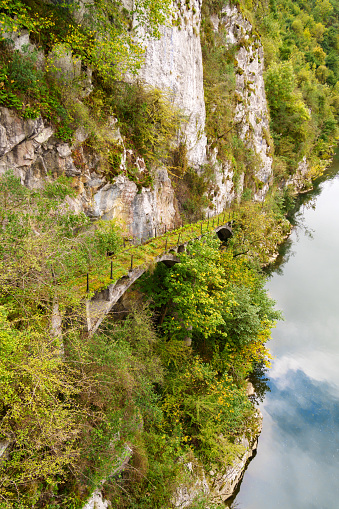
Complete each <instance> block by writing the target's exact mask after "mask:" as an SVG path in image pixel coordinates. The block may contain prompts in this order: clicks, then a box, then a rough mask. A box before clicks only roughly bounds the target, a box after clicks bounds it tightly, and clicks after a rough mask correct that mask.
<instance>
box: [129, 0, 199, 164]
mask: <svg viewBox="0 0 339 509" xmlns="http://www.w3.org/2000/svg"><path fill="white" fill-rule="evenodd" d="M201 4H202V0H193V1H191V2H190V7H189V8H188V7H187V2H185V1H184V0H180V1H179V2H178V7H179V9H178V14H177V15H176V16H175V18H174V19H173V22H172V26H169V27H163V29H162V36H161V38H160V39H150V40H149V42H148V44H147V48H146V55H145V65H144V66H143V68H142V69H141V71H140V72H139V74H138V78H139V79H141V80H142V81H144V82H145V83H147V84H149V85H152V86H154V87H156V88H160V89H161V90H164V91H166V92H167V93H169V95H170V97H171V99H172V100H173V103H174V105H175V106H176V107H177V108H179V109H180V110H181V111H182V112H183V113H184V114H185V116H186V118H187V123H186V125H185V126H184V127H183V129H182V132H181V133H180V136H179V138H181V141H183V142H185V143H186V146H187V156H188V160H189V163H190V164H192V165H193V166H195V167H199V166H201V165H203V164H204V163H205V160H206V145H207V139H206V136H205V133H204V129H205V117H206V112H205V102H204V86H203V65H202V54H201V44H200V22H201Z"/></svg>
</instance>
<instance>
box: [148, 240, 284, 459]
mask: <svg viewBox="0 0 339 509" xmlns="http://www.w3.org/2000/svg"><path fill="white" fill-rule="evenodd" d="M258 244H259V243H258ZM234 245H235V241H234ZM219 246H220V242H219V241H218V240H217V239H215V238H212V237H210V238H205V239H204V241H196V242H193V243H192V244H191V245H189V247H188V251H187V253H185V254H182V255H181V263H180V264H177V265H175V266H174V267H173V268H172V269H168V268H166V267H165V266H164V265H161V264H159V265H158V266H157V268H156V270H155V271H154V272H153V274H146V275H144V276H143V278H142V279H141V281H140V286H141V288H142V289H143V291H145V292H146V293H147V295H149V296H150V297H151V298H152V302H151V306H152V307H153V308H154V309H155V310H156V311H157V314H158V330H159V332H160V333H161V335H162V336H163V337H164V339H163V343H162V346H161V350H160V355H161V359H162V362H163V364H164V366H166V368H167V369H166V372H165V380H164V384H163V386H162V389H161V394H162V405H163V411H164V415H165V422H164V424H163V426H164V429H165V430H166V433H167V434H171V435H175V436H177V437H178V438H179V439H180V441H181V442H182V444H183V446H187V445H189V446H190V447H192V448H193V449H194V451H196V452H197V451H198V453H199V455H200V457H201V458H202V459H203V461H205V462H206V463H207V464H208V465H211V464H213V463H220V464H221V465H225V464H231V463H232V461H233V459H234V458H235V457H236V456H237V455H238V454H239V453H240V452H241V451H240V449H241V448H239V446H236V445H235V444H234V443H233V442H234V440H232V437H234V436H236V435H237V434H241V433H243V432H244V430H245V428H246V426H247V427H250V426H251V424H250V422H251V419H252V410H251V405H249V404H248V400H247V398H246V396H245V393H244V380H245V378H246V376H247V375H248V372H249V371H251V367H252V363H253V361H255V360H257V361H259V360H263V359H266V356H267V351H266V349H265V347H264V343H265V341H266V340H267V339H268V337H269V331H270V328H271V327H272V325H273V323H274V321H275V320H276V319H277V318H279V317H280V315H279V313H277V312H276V311H274V309H273V304H274V303H273V302H272V301H271V299H270V298H269V297H268V296H267V294H266V292H265V290H264V280H263V278H262V277H261V276H260V275H259V274H258V273H257V272H256V271H255V270H254V269H253V268H251V266H250V265H249V264H248V262H247V261H246V259H245V258H240V257H239V256H233V253H232V249H229V250H227V251H225V252H223V251H220V250H219ZM258 247H259V246H258V245H257V248H258ZM191 341H192V347H189V346H187V345H188V344H190V342H191Z"/></svg>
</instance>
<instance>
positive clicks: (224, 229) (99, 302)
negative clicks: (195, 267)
mask: <svg viewBox="0 0 339 509" xmlns="http://www.w3.org/2000/svg"><path fill="white" fill-rule="evenodd" d="M215 233H216V234H217V235H218V237H219V239H220V240H221V241H223V242H226V241H227V239H229V238H230V237H231V236H232V223H230V222H228V223H226V224H224V225H221V226H218V227H217V228H215ZM202 237H203V236H202V235H200V236H198V237H196V239H194V240H198V239H201V238H202ZM192 240H193V239H192ZM187 244H188V242H186V243H182V244H178V245H177V246H175V247H171V249H170V250H169V251H166V252H164V253H162V254H161V255H159V256H157V257H156V258H154V260H153V262H154V263H160V262H163V263H165V264H166V265H167V266H168V267H171V266H173V265H174V264H175V263H179V262H180V258H179V257H178V253H183V252H185V251H186V248H187ZM147 270H148V265H141V266H139V267H136V268H135V269H133V270H130V271H129V273H128V275H126V276H124V277H122V278H120V279H119V280H118V281H116V282H115V283H112V284H111V285H109V286H108V287H107V288H105V290H101V291H100V292H97V293H96V294H95V295H94V297H93V298H92V299H91V300H88V301H87V302H86V316H87V330H88V332H89V333H90V334H93V333H94V332H95V331H96V330H97V328H98V327H99V326H100V324H101V322H102V321H103V320H104V318H105V316H106V315H107V314H108V313H109V312H110V311H111V309H112V308H113V306H114V305H115V304H116V303H117V302H118V300H119V299H120V297H122V295H123V294H124V293H125V292H126V290H128V288H129V287H130V286H131V285H132V284H133V283H135V281H136V280H137V279H139V277H140V276H142V275H143V274H144V272H146V271H147Z"/></svg>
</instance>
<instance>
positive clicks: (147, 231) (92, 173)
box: [0, 107, 179, 239]
mask: <svg viewBox="0 0 339 509" xmlns="http://www.w3.org/2000/svg"><path fill="white" fill-rule="evenodd" d="M106 131H107V133H106V134H107V139H109V140H110V141H112V142H114V143H116V144H118V145H119V146H120V147H121V150H122V161H121V172H122V173H121V174H120V175H118V176H116V177H115V178H113V179H112V181H108V180H107V178H106V176H105V174H103V172H102V171H101V157H100V155H99V154H96V153H95V152H91V153H87V152H86V151H85V150H84V149H83V143H84V141H85V140H86V139H87V137H88V133H87V132H86V130H85V129H82V128H79V129H78V130H77V132H76V133H75V140H74V143H73V145H70V144H69V143H61V142H60V141H59V140H58V139H56V138H55V137H54V131H53V129H52V127H51V126H49V125H48V124H46V123H45V121H44V120H43V119H42V118H41V117H39V118H37V119H34V120H32V119H27V120H24V119H22V118H20V117H18V115H17V114H16V113H15V112H13V111H11V110H9V109H7V108H3V107H0V174H1V173H4V172H5V171H6V170H12V171H13V172H14V174H15V175H17V176H18V177H20V178H21V182H22V183H23V184H24V185H26V186H28V187H30V188H38V187H41V186H43V185H44V182H45V180H46V179H55V178H57V177H59V176H61V175H66V176H68V177H71V178H72V185H73V188H74V189H75V191H76V193H77V197H76V198H75V199H74V198H68V200H67V201H68V204H69V205H70V206H71V208H72V209H73V210H74V211H76V212H80V211H83V212H85V213H86V214H87V215H89V216H91V217H94V218H98V219H99V218H102V219H113V218H115V219H117V220H118V221H119V222H120V223H122V224H123V225H124V226H125V227H126V229H127V231H128V232H129V233H130V234H132V235H134V236H135V237H137V238H139V239H140V238H147V237H149V236H150V235H154V232H155V229H157V232H158V233H160V232H162V231H163V230H164V229H165V226H166V227H167V229H169V228H173V227H175V226H176V225H177V224H178V221H179V213H178V207H177V203H176V199H175V194H174V189H173V187H172V184H171V181H170V179H169V177H168V173H167V170H166V169H165V168H158V169H157V170H155V177H154V183H153V187H152V188H142V189H141V190H139V189H138V187H137V185H136V184H135V183H134V182H132V181H131V180H129V179H128V177H127V175H126V164H127V161H128V162H129V164H130V163H131V161H132V163H133V164H134V165H135V168H136V170H137V172H138V173H139V174H142V173H143V172H144V171H145V162H144V161H143V159H141V158H140V157H135V156H134V154H133V153H131V151H128V150H126V149H125V147H124V141H123V138H122V136H121V134H120V131H119V129H118V128H117V127H116V120H115V119H114V118H113V117H112V118H110V119H109V121H108V125H107V128H106Z"/></svg>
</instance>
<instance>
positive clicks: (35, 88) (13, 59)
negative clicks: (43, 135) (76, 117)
mask: <svg viewBox="0 0 339 509" xmlns="http://www.w3.org/2000/svg"><path fill="white" fill-rule="evenodd" d="M36 59H37V54H36V52H35V53H34V52H29V51H27V52H26V53H25V54H24V55H22V54H21V53H19V51H15V52H10V51H9V50H8V49H5V51H2V52H1V51H0V67H1V70H0V80H1V84H0V104H2V105H3V106H7V107H9V108H15V109H16V110H17V112H18V113H19V115H22V116H23V117H24V118H36V117H38V116H39V115H42V116H44V117H45V118H46V119H48V120H50V121H52V122H53V123H54V124H55V125H56V127H57V135H58V136H59V138H60V139H62V140H63V141H69V140H70V139H71V137H72V136H71V135H72V128H71V126H72V120H73V118H72V116H71V115H70V112H69V111H67V109H66V108H65V106H64V105H63V104H62V97H61V94H60V92H59V90H58V89H57V88H56V86H55V85H53V84H52V83H50V82H48V80H47V79H46V75H45V74H44V73H43V72H42V71H40V70H38V69H37V68H36Z"/></svg>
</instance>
